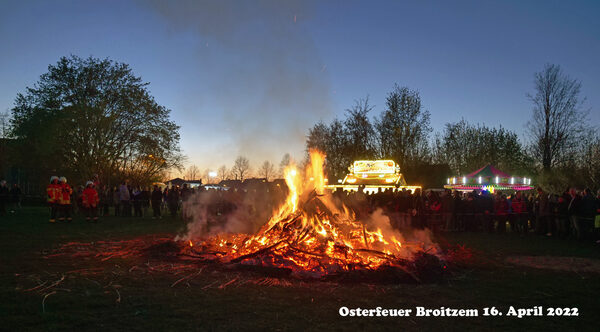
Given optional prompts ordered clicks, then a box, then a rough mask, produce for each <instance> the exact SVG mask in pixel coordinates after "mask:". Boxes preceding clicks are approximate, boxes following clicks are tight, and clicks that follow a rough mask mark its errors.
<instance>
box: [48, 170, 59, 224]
mask: <svg viewBox="0 0 600 332" xmlns="http://www.w3.org/2000/svg"><path fill="white" fill-rule="evenodd" d="M59 190H60V184H59V183H58V176H52V177H50V184H48V186H47V187H46V194H47V196H48V205H50V222H51V223H53V222H56V215H57V213H58V208H59V205H58V196H59Z"/></svg>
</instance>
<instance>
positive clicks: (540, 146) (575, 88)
mask: <svg viewBox="0 0 600 332" xmlns="http://www.w3.org/2000/svg"><path fill="white" fill-rule="evenodd" d="M534 86H535V94H534V95H528V97H529V99H530V100H531V101H532V102H533V117H532V119H531V120H530V121H529V122H528V123H527V128H528V129H529V131H530V136H531V151H532V152H533V155H534V157H535V158H536V159H537V162H538V163H540V164H541V166H542V168H543V170H544V171H548V170H550V169H551V168H552V167H554V166H556V165H560V164H561V163H564V162H565V161H567V160H568V159H569V158H571V157H572V154H573V153H574V151H575V149H576V147H577V145H578V142H579V140H580V138H581V135H582V133H583V132H585V129H586V126H587V125H586V118H587V112H584V111H582V110H581V106H582V104H583V101H584V100H585V99H582V98H581V97H580V95H579V94H580V91H581V83H580V82H579V81H577V80H574V79H571V78H570V77H569V76H567V75H565V74H564V73H563V72H562V70H561V68H560V66H558V65H552V64H547V65H546V66H545V67H544V69H543V70H542V71H541V72H538V73H535V79H534Z"/></svg>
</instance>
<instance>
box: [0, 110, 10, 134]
mask: <svg viewBox="0 0 600 332" xmlns="http://www.w3.org/2000/svg"><path fill="white" fill-rule="evenodd" d="M9 128H10V113H9V112H8V111H5V112H2V113H0V138H8V135H9Z"/></svg>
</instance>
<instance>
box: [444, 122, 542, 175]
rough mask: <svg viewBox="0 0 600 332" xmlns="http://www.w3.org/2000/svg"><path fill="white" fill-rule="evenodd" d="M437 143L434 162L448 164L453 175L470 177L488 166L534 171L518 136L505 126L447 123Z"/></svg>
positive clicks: (524, 171) (509, 170) (510, 170)
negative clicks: (474, 171) (479, 169)
mask: <svg viewBox="0 0 600 332" xmlns="http://www.w3.org/2000/svg"><path fill="white" fill-rule="evenodd" d="M434 141H435V144H434V153H433V161H434V162H436V163H438V164H447V165H448V166H449V167H450V170H451V171H452V172H453V174H454V175H456V174H458V175H460V174H467V173H469V172H471V171H473V170H474V168H477V167H481V166H484V165H486V164H493V165H495V166H496V167H499V168H500V169H502V170H505V171H506V172H521V173H530V172H531V167H530V164H531V162H530V160H529V159H528V157H527V155H526V153H525V151H524V149H523V147H522V145H521V143H520V142H519V138H518V136H517V134H515V133H514V132H511V131H509V130H506V129H504V128H503V127H500V128H489V127H486V126H484V125H473V124H470V123H468V122H467V121H465V120H464V119H463V120H461V121H459V122H457V123H447V124H446V127H445V129H444V132H443V133H442V135H441V136H439V135H438V136H437V137H436V138H435V140H434Z"/></svg>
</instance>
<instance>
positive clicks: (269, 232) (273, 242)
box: [178, 151, 446, 281]
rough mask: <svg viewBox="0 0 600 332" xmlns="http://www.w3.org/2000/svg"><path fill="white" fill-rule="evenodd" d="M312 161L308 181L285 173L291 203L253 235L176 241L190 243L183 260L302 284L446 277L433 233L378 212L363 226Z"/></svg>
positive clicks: (316, 158)
mask: <svg viewBox="0 0 600 332" xmlns="http://www.w3.org/2000/svg"><path fill="white" fill-rule="evenodd" d="M310 156H311V163H310V165H309V166H308V168H307V170H306V172H305V174H304V175H302V174H300V172H299V171H298V170H297V169H296V168H295V167H294V166H292V167H289V168H288V169H287V170H286V171H285V180H286V183H287V186H288V188H289V194H288V197H287V199H286V202H285V203H284V204H283V206H281V207H280V208H279V209H278V210H277V211H276V212H275V213H274V214H273V216H272V217H271V219H270V220H269V221H268V222H267V223H266V224H265V225H263V226H262V228H260V230H259V231H258V232H257V233H256V234H254V235H246V234H215V235H211V236H207V237H204V238H191V237H190V236H183V237H179V238H178V240H179V241H181V242H180V243H183V244H185V246H184V248H183V249H182V254H183V255H186V256H187V257H191V258H195V259H199V260H202V261H211V262H219V263H222V264H228V265H232V264H233V265H238V266H240V267H249V266H252V267H256V268H264V269H271V270H273V269H275V270H280V271H283V272H284V273H289V274H291V275H293V276H296V277H301V278H331V277H337V276H341V275H350V274H360V275H363V274H364V273H369V272H381V271H386V272H385V273H388V274H389V272H390V271H392V272H393V273H392V274H395V275H398V272H404V273H401V274H402V275H403V276H409V277H410V278H412V279H415V280H418V281H420V280H421V279H422V278H421V276H422V275H423V273H422V272H423V271H424V270H427V272H426V273H427V274H430V275H440V274H441V272H442V271H443V269H445V268H446V267H445V265H444V260H443V258H442V255H441V251H440V249H439V247H438V246H437V245H436V244H435V243H433V242H432V241H431V240H430V238H429V233H428V232H426V231H420V230H411V232H410V234H402V233H400V232H399V231H397V230H395V229H392V228H391V226H390V224H389V219H388V218H387V217H386V216H383V215H382V214H381V213H374V214H373V215H371V216H368V217H363V218H361V219H362V220H359V219H358V218H357V217H356V215H355V214H354V213H353V212H352V211H350V210H349V209H347V208H346V207H345V206H343V205H342V204H340V203H339V202H336V201H335V200H334V199H333V197H332V195H331V194H330V193H326V192H325V191H324V176H323V162H324V155H323V154H321V153H319V152H317V151H311V154H310ZM377 226H378V227H377ZM432 270H433V271H432ZM432 272H433V273H432Z"/></svg>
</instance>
